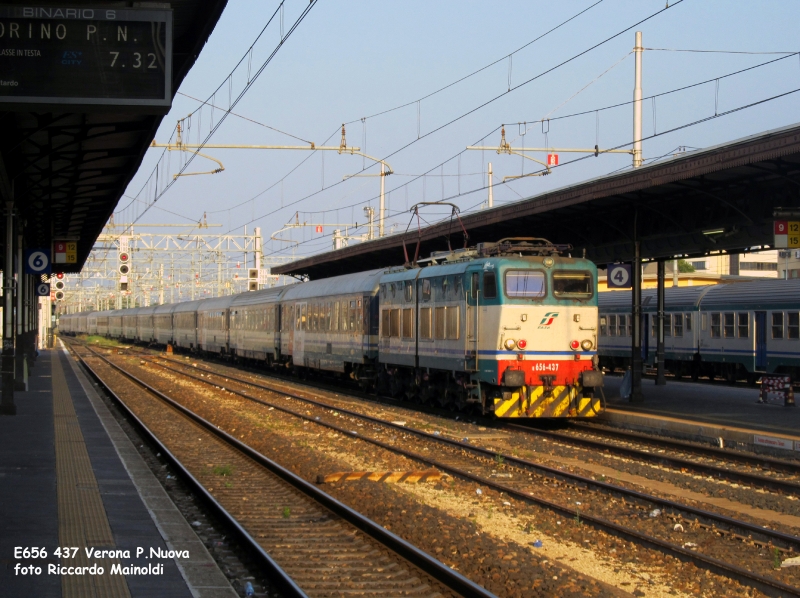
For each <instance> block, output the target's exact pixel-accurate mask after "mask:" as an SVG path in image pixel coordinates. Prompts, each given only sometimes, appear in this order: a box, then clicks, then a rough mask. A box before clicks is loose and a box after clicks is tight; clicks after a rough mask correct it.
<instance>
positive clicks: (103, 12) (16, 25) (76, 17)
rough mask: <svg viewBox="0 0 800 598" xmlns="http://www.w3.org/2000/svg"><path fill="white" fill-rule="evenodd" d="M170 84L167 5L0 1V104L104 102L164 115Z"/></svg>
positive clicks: (77, 104) (83, 103) (100, 103)
mask: <svg viewBox="0 0 800 598" xmlns="http://www.w3.org/2000/svg"><path fill="white" fill-rule="evenodd" d="M171 81H172V11H170V10H135V9H124V8H123V9H116V8H78V7H69V8H68V7H64V6H50V7H25V6H0V109H3V108H13V107H16V108H24V107H25V105H30V104H58V105H62V106H68V107H69V106H83V105H92V106H97V105H109V106H120V107H123V106H139V107H142V108H144V109H147V108H148V107H150V108H151V109H152V111H153V112H158V113H163V112H166V110H168V109H169V107H170V104H171V101H172V90H171ZM12 105H14V106H12Z"/></svg>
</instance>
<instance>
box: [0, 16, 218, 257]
mask: <svg viewBox="0 0 800 598" xmlns="http://www.w3.org/2000/svg"><path fill="white" fill-rule="evenodd" d="M226 4H227V0H173V1H172V2H168V3H161V2H142V3H138V2H118V1H108V0H99V1H95V2H91V3H80V4H78V3H76V4H75V5H72V4H70V3H64V2H60V3H53V4H50V5H45V6H40V7H33V6H32V5H31V4H30V3H28V2H21V1H16V0H7V1H6V2H4V3H3V5H2V7H0V8H1V9H2V10H3V11H4V12H3V13H2V14H1V15H0V24H1V25H2V26H3V27H4V31H5V34H6V36H8V35H9V34H10V32H11V26H12V24H14V23H16V25H17V28H18V31H19V32H20V39H19V43H18V44H17V43H16V41H17V40H15V45H16V46H17V48H16V49H15V51H16V52H17V56H15V57H14V58H18V60H19V63H18V64H22V65H23V66H21V67H18V71H19V72H17V73H14V74H13V76H11V75H9V73H8V72H4V73H3V79H4V82H3V85H5V83H6V82H7V81H5V80H14V81H16V80H17V79H21V80H22V81H23V83H25V80H24V78H23V77H22V75H24V74H25V72H24V71H25V69H28V72H35V69H36V64H37V62H36V59H37V58H39V57H40V56H37V54H36V52H37V42H38V43H39V44H40V45H41V46H42V47H45V46H44V44H56V43H58V41H59V40H64V41H66V40H69V39H70V37H68V36H72V39H73V40H74V43H73V44H71V45H70V47H69V48H67V47H66V46H64V49H63V50H59V51H60V52H63V53H62V54H60V56H61V57H62V58H63V60H64V61H72V62H71V63H69V65H68V66H69V68H72V67H74V69H75V70H73V71H71V72H72V73H75V74H74V75H71V76H70V75H64V76H61V78H59V76H58V73H55V72H51V70H52V69H53V67H52V64H50V68H51V70H47V69H46V68H41V69H40V72H39V76H40V78H41V79H43V81H39V85H38V87H37V86H36V85H33V83H34V82H33V81H31V82H30V83H31V85H30V88H31V92H30V94H28V95H30V96H34V95H36V96H37V97H41V96H42V95H46V94H48V93H50V94H51V96H52V95H53V94H54V93H56V92H57V93H58V94H59V96H62V95H66V94H69V93H72V94H73V97H79V96H81V93H82V92H81V86H82V89H84V90H86V94H85V96H84V97H85V98H86V99H85V100H83V101H82V102H77V101H74V100H73V101H72V102H68V101H58V102H56V103H52V101H53V98H52V97H51V98H49V100H48V101H50V102H51V103H40V102H39V101H38V100H37V99H36V98H33V97H28V95H26V94H18V95H19V96H20V97H19V98H16V99H15V100H14V101H13V102H11V101H10V100H9V98H8V97H7V95H8V93H10V92H7V93H6V96H4V97H2V98H0V100H2V101H0V127H1V129H0V130H2V135H0V199H2V204H3V205H2V206H0V209H2V210H3V212H5V208H6V207H7V204H8V203H9V202H13V203H14V206H15V210H16V212H17V214H18V216H19V218H20V220H21V221H22V222H24V244H25V247H27V248H49V247H50V246H51V244H52V242H53V241H54V240H65V241H74V242H77V261H76V262H75V263H72V264H63V265H59V269H60V270H63V271H65V272H77V271H79V270H80V269H81V267H82V265H83V263H84V262H85V260H86V258H87V256H88V255H89V252H90V251H91V249H92V245H93V244H94V241H95V239H96V238H97V236H98V235H99V234H100V232H101V230H102V228H103V226H104V225H105V223H106V221H107V220H108V218H109V216H110V215H111V214H112V212H113V211H114V209H115V207H116V205H117V203H118V201H119V200H120V197H121V196H122V194H123V192H124V191H125V189H126V187H127V185H128V183H129V182H130V180H131V178H132V177H133V176H134V174H135V173H136V171H137V170H138V168H139V166H140V164H141V162H142V159H143V158H144V154H145V152H146V151H147V148H148V146H149V144H150V142H151V141H152V140H153V138H154V137H155V134H156V130H157V129H158V126H159V125H160V123H161V120H162V119H163V117H164V114H165V113H166V112H167V111H168V109H169V105H170V104H171V101H172V98H173V97H174V95H175V92H176V91H177V89H178V87H179V86H180V84H181V82H182V81H183V79H184V78H185V77H186V74H187V73H188V72H189V69H190V68H191V67H192V66H193V65H194V63H195V61H196V59H197V56H198V55H199V54H200V51H201V50H202V48H203V46H204V45H205V43H206V41H207V40H208V37H209V35H210V34H211V32H212V30H213V29H214V27H215V25H216V24H217V21H218V20H219V17H220V15H221V14H222V11H223V9H224V8H225V5H226ZM73 6H75V7H78V8H72V7H73ZM87 6H88V8H87ZM56 9H58V10H60V11H61V12H60V13H54V12H53V11H55V10H56ZM68 10H73V11H75V10H77V11H91V12H92V14H91V15H90V14H89V13H87V12H82V13H74V12H73V13H67V12H66V11H68ZM23 11H44V12H41V13H35V14H34V13H25V12H23ZM111 11H118V12H117V16H118V17H119V18H121V17H122V16H123V13H124V14H125V15H128V18H127V20H121V21H120V23H122V24H123V25H124V24H125V23H129V25H130V26H129V27H127V28H123V29H118V28H117V27H118V25H117V24H114V23H111V21H105V22H104V21H103V19H105V17H106V15H107V12H111ZM137 11H140V12H145V11H149V12H151V13H152V14H154V15H155V14H160V15H162V17H157V18H153V19H152V20H151V21H148V22H146V23H137V22H135V21H136V19H135V17H136V16H137V15H135V14H134V13H136V12H137ZM164 13H167V16H165V17H163V15H164ZM111 16H112V17H113V16H114V15H111ZM159 19H160V20H159ZM170 22H171V29H172V31H171V33H172V34H171V36H168V35H167V34H166V32H165V28H166V27H168V26H169V24H170ZM29 26H30V28H29ZM103 27H106V29H104V28H103ZM112 27H113V29H112ZM78 28H80V29H79V31H80V34H81V36H80V37H77V36H74V34H73V29H78ZM106 31H107V32H108V35H107V36H106V37H103V38H100V39H101V40H102V41H106V39H107V38H110V37H111V35H113V36H115V37H114V40H113V41H114V43H115V44H116V46H113V45H109V47H108V48H102V50H103V51H102V52H94V54H102V56H103V57H105V58H106V59H107V60H106V61H104V62H103V64H102V65H100V64H98V65H96V66H97V67H98V68H100V67H102V68H101V70H100V71H97V73H98V74H99V77H100V78H101V79H102V82H101V84H102V85H103V86H104V91H102V92H98V91H97V89H96V88H95V87H93V86H95V83H96V81H95V80H94V79H93V78H92V77H90V76H89V75H88V73H86V72H85V71H82V70H81V69H82V68H83V67H85V66H86V64H85V62H87V61H88V60H89V58H94V56H93V55H92V54H93V53H92V51H91V50H90V49H89V48H88V45H89V44H88V43H87V41H86V40H87V39H90V40H91V39H97V38H99V36H101V35H105V32H106ZM137 32H138V33H137ZM143 33H144V34H147V36H149V37H148V38H147V40H146V43H143V42H144V37H145V36H144V35H142V34H143ZM60 36H63V38H62V37H60ZM111 41H112V40H111V39H108V43H109V44H111ZM79 42H82V43H84V45H86V46H87V48H85V49H83V50H82V49H81V46H80V44H79ZM123 42H124V43H123ZM62 45H63V44H62ZM47 47H48V48H51V47H52V46H47ZM94 49H95V50H96V49H97V48H96V46H95V48H94ZM106 50H107V51H106ZM8 51H10V50H7V52H8ZM81 52H83V53H81ZM126 52H127V54H126ZM115 54H116V56H115ZM169 55H171V60H165V56H169ZM126 56H127V57H126ZM87 57H89V58H87ZM137 61H138V62H137ZM40 64H41V65H42V66H43V67H44V66H46V65H45V62H44V61H43V62H41V63H40ZM64 64H65V65H67V63H64ZM137 64H138V65H139V66H140V72H141V76H140V78H139V79H137V80H131V79H126V78H125V77H124V76H122V75H119V76H118V75H117V74H116V73H120V72H123V71H121V69H122V68H126V69H128V70H127V71H125V72H128V71H130V69H131V68H133V67H134V66H136V65H137ZM167 66H168V67H169V68H167ZM15 68H17V67H15ZM65 68H66V67H65ZM31 69H33V70H31ZM113 69H119V70H117V71H114V70H113ZM147 69H150V70H147ZM159 69H160V71H159ZM4 71H8V66H7V65H6V66H5V67H4ZM156 72H161V73H162V75H161V77H160V78H159V77H158V76H156V75H154V73H156ZM82 73H83V79H81V76H82ZM62 75H63V73H62ZM29 79H30V78H29ZM95 79H96V77H95ZM98 93H104V94H105V95H106V97H108V98H111V99H112V100H114V101H111V102H105V101H102V100H101V101H98V98H97V97H96V96H97V94H98ZM93 94H94V96H93ZM130 94H133V95H137V94H138V96H139V99H138V100H137V101H128V100H125V99H121V98H123V96H126V95H130ZM159 94H160V96H159ZM0 95H2V94H0ZM73 104H75V105H73ZM78 104H81V105H78ZM109 104H110V105H109ZM0 237H3V236H2V235H0ZM3 242H4V237H3V238H2V239H0V243H3ZM3 250H5V248H4V247H3Z"/></svg>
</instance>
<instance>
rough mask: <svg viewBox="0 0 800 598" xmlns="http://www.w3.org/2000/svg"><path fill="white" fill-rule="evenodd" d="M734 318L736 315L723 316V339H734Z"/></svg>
mask: <svg viewBox="0 0 800 598" xmlns="http://www.w3.org/2000/svg"><path fill="white" fill-rule="evenodd" d="M735 316H736V314H725V315H724V317H725V330H724V334H725V338H735V337H736V326H735V325H734V324H735Z"/></svg>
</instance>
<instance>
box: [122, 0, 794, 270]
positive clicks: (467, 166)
mask: <svg viewBox="0 0 800 598" xmlns="http://www.w3.org/2000/svg"><path fill="white" fill-rule="evenodd" d="M279 6H280V3H279V2H277V1H275V0H271V1H267V0H230V1H229V3H228V6H227V8H226V9H225V11H224V13H223V15H222V18H221V19H220V21H219V23H218V24H217V26H216V28H215V30H214V32H213V33H212V35H211V37H210V38H209V40H208V43H207V45H206V46H205V48H204V49H203V51H202V53H201V54H200V56H199V57H198V60H197V62H196V64H195V66H194V67H193V69H192V70H191V71H190V73H189V74H188V76H187V77H186V79H185V80H184V82H183V84H182V85H181V87H180V89H179V90H178V95H176V97H175V101H174V103H173V107H172V110H171V111H170V113H169V114H168V115H167V116H166V117H165V118H164V120H163V122H162V125H161V127H160V129H159V131H158V134H157V136H156V140H157V141H158V142H161V143H164V142H167V141H168V140H169V139H170V137H171V136H173V135H174V129H175V126H176V123H177V121H178V119H181V118H185V119H186V120H184V122H183V126H184V129H186V128H188V132H186V131H185V132H184V141H186V142H189V143H198V142H200V141H203V140H204V139H208V142H209V143H211V144H237V145H292V146H302V147H308V146H309V142H313V143H314V144H316V146H321V145H326V146H335V147H338V146H339V143H340V141H341V127H342V124H343V123H346V141H347V145H348V146H350V147H353V146H357V147H360V148H361V151H362V152H363V153H366V154H368V155H369V156H371V157H373V158H376V159H378V160H381V159H382V160H384V161H385V162H386V163H387V164H388V165H389V166H390V167H391V169H392V171H393V174H392V175H391V176H387V177H384V178H385V185H386V204H387V207H386V233H387V234H391V233H397V232H403V231H404V230H405V229H406V228H407V227H408V226H409V225H410V224H411V214H410V213H409V209H410V208H411V207H412V206H413V205H414V204H416V203H417V202H421V201H428V202H430V201H441V200H444V201H448V202H452V203H455V204H456V205H457V206H458V207H459V209H460V210H461V212H462V214H466V213H470V212H474V211H476V210H479V209H484V208H485V202H486V200H487V193H488V192H487V189H486V187H487V177H486V169H487V165H488V163H489V162H491V163H492V166H493V171H494V183H495V185H494V188H493V195H494V203H495V205H500V204H505V203H510V202H515V201H520V200H521V199H523V198H527V197H530V196H534V195H537V194H540V193H543V192H546V191H548V190H552V189H555V188H560V187H564V186H568V185H571V184H574V183H577V182H580V181H583V180H587V179H590V178H594V177H598V176H602V175H605V174H608V173H611V172H616V171H620V170H624V169H626V168H631V156H630V155H627V154H617V155H611V154H607V155H602V156H600V157H597V158H595V157H594V156H588V157H584V156H583V155H581V154H568V153H563V152H562V153H560V154H559V163H560V166H559V167H558V168H554V169H553V172H552V174H550V175H549V176H529V177H525V178H521V179H513V180H510V181H507V182H505V183H504V182H503V178H504V177H506V176H515V175H521V174H529V173H536V172H538V171H541V169H542V167H541V166H540V165H539V164H537V163H535V162H533V161H531V160H525V159H524V158H522V157H520V156H518V155H498V154H497V153H496V152H494V151H468V150H466V147H467V146H470V145H478V146H497V145H498V144H499V143H500V131H501V127H502V125H505V132H506V140H507V141H508V143H510V144H511V146H512V147H517V148H519V147H537V148H538V147H557V148H593V147H594V146H595V144H598V145H599V146H600V148H601V149H606V148H614V147H619V148H622V149H630V147H631V145H630V144H631V140H632V136H633V132H632V129H633V125H632V122H633V118H632V111H633V109H632V106H631V105H630V101H631V100H632V98H633V86H634V56H633V54H632V49H633V46H634V39H635V37H634V36H635V31H642V34H643V46H644V47H645V48H646V50H645V52H644V55H643V94H644V97H645V98H646V99H645V101H644V103H643V134H644V137H645V139H644V141H643V154H644V157H645V159H646V161H647V162H648V163H649V162H651V161H653V160H656V159H659V158H660V159H664V158H665V157H669V156H671V155H672V154H674V153H675V152H677V151H684V150H688V151H691V150H693V149H697V148H705V147H710V146H713V145H716V144H720V143H724V142H727V141H730V140H733V139H737V138H741V137H745V136H748V135H753V134H757V133H760V132H763V131H767V130H770V129H774V128H778V127H783V126H787V125H791V124H795V123H797V122H798V121H799V120H800V118H798V108H800V91H798V92H796V93H791V92H793V91H795V90H798V89H800V57H799V56H798V55H797V54H795V55H789V54H779V53H780V52H785V53H793V52H798V51H800V43H798V41H797V32H796V23H797V22H798V21H800V2H796V1H789V2H787V1H786V0H759V2H750V1H747V2H746V1H744V0H682V1H670V2H666V0H635V1H634V0H600V1H599V2H598V0H588V1H584V0H573V1H571V2H541V1H538V0H536V1H533V0H521V1H511V0H495V1H493V2H491V3H487V2H478V1H476V0H437V1H436V2H430V1H426V2H423V1H420V0H406V1H404V2H368V1H366V0H347V1H346V2H334V1H333V0H316V2H315V3H313V4H309V3H308V0H286V2H285V5H284V9H283V11H282V12H281V10H280V9H279ZM276 11H277V12H276ZM304 11H306V12H305V14H304ZM303 14H304V16H303V18H302V21H301V22H300V23H299V24H298V25H297V26H296V28H295V29H294V30H291V29H292V25H293V24H294V23H295V21H296V19H297V18H298V17H299V16H301V15H303ZM270 19H272V20H271V21H270ZM281 21H282V23H283V24H282V25H281ZM640 21H644V22H641V23H640V24H638V25H637V23H639V22H640ZM268 22H269V25H268V26H267V27H266V29H265V25H267V23H268ZM290 30H291V34H290V35H289V36H288V37H287V38H284V42H283V44H280V40H281V35H282V32H283V35H286V33H287V32H289V31H290ZM551 30H552V31H551ZM259 36H260V37H259ZM256 40H257V41H256ZM534 40H535V41H534ZM254 41H255V45H253V44H254ZM531 42H532V43H531ZM251 46H252V51H250V50H249V49H250V48H251ZM520 48H521V49H520ZM276 49H277V52H275V50H276ZM517 50H519V51H517ZM676 50H693V51H692V52H686V51H676ZM697 50H703V51H704V52H698V51H697ZM709 51H713V52H709ZM273 52H274V55H273V56H272V58H271V60H269V62H268V63H266V64H265V61H266V60H267V58H268V57H269V56H270V55H271V54H273ZM731 52H736V53H731ZM770 61H773V62H772V63H771V64H766V65H764V66H757V65H762V64H763V63H768V62H770ZM237 64H238V67H237ZM264 64H265V66H264V68H263V70H261V71H260V74H258V76H257V78H255V80H254V81H253V78H254V75H255V74H256V73H257V72H258V71H259V69H260V68H261V66H262V65H264ZM489 65H491V66H489ZM484 67H486V68H484ZM750 67H757V68H752V69H750V70H747V71H746V72H743V73H739V74H735V75H731V73H735V72H737V71H742V70H744V69H748V68H750ZM480 69H483V70H480ZM475 71H479V72H478V73H477V74H474V75H473V76H469V77H468V75H470V74H471V73H474V72H475ZM231 73H233V74H232V75H231ZM229 75H230V77H229ZM726 75H731V76H726ZM465 77H466V78H465ZM248 78H249V79H250V80H251V84H250V85H249V87H247V85H248V83H247V82H248ZM704 81H707V82H706V83H704V84H703V85H697V86H694V87H691V88H690V89H685V90H683V91H675V92H674V93H667V92H670V91H673V90H676V89H679V88H682V87H685V86H690V85H693V84H696V83H700V82H704ZM451 84H452V85H451ZM448 85H449V87H448ZM246 87H247V89H246V92H245V93H244V94H243V95H242V96H241V99H240V100H239V101H238V103H236V105H235V106H234V107H233V108H232V109H231V114H228V115H227V116H226V117H224V119H223V116H224V115H225V112H226V110H227V109H228V107H229V105H230V103H231V102H232V101H233V100H234V98H236V97H237V96H239V95H240V94H241V93H242V91H244V90H245V88H246ZM442 88H445V89H444V90H442V91H439V92H438V93H434V92H437V90H441V89H442ZM215 90H217V91H216V93H215ZM658 94H663V95H658ZM781 94H788V95H784V96H783V97H779V98H776V99H772V100H770V101H766V102H763V103H760V104H757V105H755V106H752V107H749V108H745V109H742V110H738V111H735V112H732V113H729V114H725V113H727V112H729V111H731V110H735V109H737V108H740V107H744V106H747V105H749V104H754V103H757V102H761V101H763V100H767V99H769V98H774V97H775V96H780V95H781ZM654 95H657V96H658V97H655V98H651V96H654ZM192 98H196V99H197V100H208V103H206V104H205V105H204V104H203V103H202V101H197V100H195V99H192ZM211 104H214V107H213V108H212V107H211ZM617 104H624V105H622V106H617V107H615V108H608V109H603V108H607V107H609V106H614V105H617ZM398 106H402V107H401V108H398V109H396V110H392V109H393V108H396V107H398ZM577 113H584V114H582V115H579V116H571V117H570V115H574V114H577ZM190 114H191V117H189V115H190ZM715 115H717V117H716V118H709V117H714V116H715ZM563 117H568V118H563ZM703 119H708V120H705V121H704V122H702V123H700V124H695V125H693V126H686V125H690V124H691V123H694V122H696V121H699V120H703ZM220 120H222V122H221V124H220ZM276 129H277V130H279V131H282V132H283V133H288V134H289V135H286V134H283V133H280V132H278V131H276ZM673 129H675V130H673ZM212 131H213V135H211V136H210V137H209V134H210V133H211V132H212ZM201 151H202V153H204V154H208V155H209V156H212V157H213V158H215V159H216V160H219V161H220V162H221V163H222V164H223V165H224V168H225V170H224V171H223V172H220V173H217V174H203V175H195V176H181V177H178V178H177V179H173V178H172V175H174V174H176V173H177V172H179V169H180V168H181V167H182V166H183V163H184V162H185V161H186V157H187V154H185V153H184V154H181V153H180V152H167V153H165V152H164V150H163V149H161V148H151V149H149V150H148V152H147V155H146V156H145V159H144V161H143V163H142V166H141V168H140V170H139V172H138V173H137V174H136V175H135V176H134V178H133V180H132V181H131V183H130V185H129V187H128V189H127V190H126V194H125V195H124V196H123V198H122V199H121V201H120V203H119V206H118V211H117V213H116V215H115V220H116V222H117V223H118V224H119V223H132V222H135V223H136V226H137V228H138V229H139V230H143V228H141V227H143V226H144V225H146V224H148V223H182V222H198V221H200V220H201V219H202V218H203V215H204V214H206V218H207V221H208V222H209V223H213V224H219V225H221V226H219V227H216V228H213V229H211V232H213V233H228V232H230V233H231V234H242V233H243V232H244V230H245V227H247V231H249V232H252V230H253V227H260V228H261V231H262V236H263V238H264V239H265V241H266V244H265V252H264V255H265V259H266V261H267V263H268V264H269V263H270V260H285V259H287V258H289V257H299V256H307V255H312V254H314V253H319V252H323V251H328V250H330V248H331V246H332V234H333V230H334V229H340V230H344V229H345V228H347V230H348V233H349V234H351V235H353V236H354V237H358V236H360V235H363V234H365V233H366V232H367V230H366V227H365V226H364V225H365V223H366V217H365V213H364V207H366V206H371V207H373V208H374V209H375V210H376V212H377V209H378V196H379V188H380V179H379V177H378V176H374V175H376V174H377V173H378V172H379V166H378V163H377V162H376V161H373V160H370V159H367V158H363V157H361V156H356V155H347V154H342V155H340V154H339V153H338V152H336V151H308V150H302V149H301V150H288V149H286V150H245V149H205V150H201ZM528 155H529V156H531V157H532V158H535V159H537V160H541V161H544V160H546V152H538V153H532V152H531V153H528ZM577 158H582V159H579V160H576V159H577ZM156 166H158V171H157V172H158V176H157V177H156V176H155V175H154V174H153V173H155V172H156ZM217 167H218V166H217V164H216V163H214V162H212V161H210V160H206V159H203V158H201V157H199V156H198V157H196V158H194V159H193V160H192V161H191V163H189V164H188V165H187V166H186V167H185V170H184V171H183V172H184V173H185V174H188V173H192V172H202V171H208V170H212V169H214V168H217ZM355 174H362V175H373V176H357V177H348V178H345V177H347V176H348V175H355ZM170 181H174V182H173V183H172V184H171V186H168V185H169V184H170ZM156 198H157V200H156V201H154V199H156ZM448 215H449V208H447V209H446V208H442V207H428V208H426V209H424V210H423V212H422V216H423V218H424V220H423V224H424V223H425V222H429V223H433V222H436V221H438V220H440V219H442V218H445V217H447V216H448ZM291 221H299V222H301V223H308V224H315V225H316V224H321V225H324V226H323V229H322V230H323V232H322V233H319V232H316V228H315V227H312V226H307V227H298V228H294V229H289V230H284V231H283V232H280V233H278V231H280V230H281V229H283V228H284V225H285V224H286V223H287V222H291ZM356 224H357V225H358V227H356V226H354V225H356ZM412 226H416V222H414V223H413V224H412ZM275 233H277V235H275V236H276V237H277V238H278V239H279V240H270V237H271V236H272V235H273V234H275ZM551 241H553V242H559V240H558V239H551ZM357 242H359V241H358V240H357V239H353V240H352V241H350V243H351V244H352V243H357Z"/></svg>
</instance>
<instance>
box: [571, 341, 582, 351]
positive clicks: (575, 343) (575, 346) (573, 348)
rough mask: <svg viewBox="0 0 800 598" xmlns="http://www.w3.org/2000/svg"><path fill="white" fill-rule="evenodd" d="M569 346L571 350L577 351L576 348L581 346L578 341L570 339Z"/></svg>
mask: <svg viewBox="0 0 800 598" xmlns="http://www.w3.org/2000/svg"><path fill="white" fill-rule="evenodd" d="M569 348H570V349H572V350H573V351H577V350H578V349H580V348H581V344H580V343H579V342H578V341H571V342H570V343H569Z"/></svg>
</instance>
